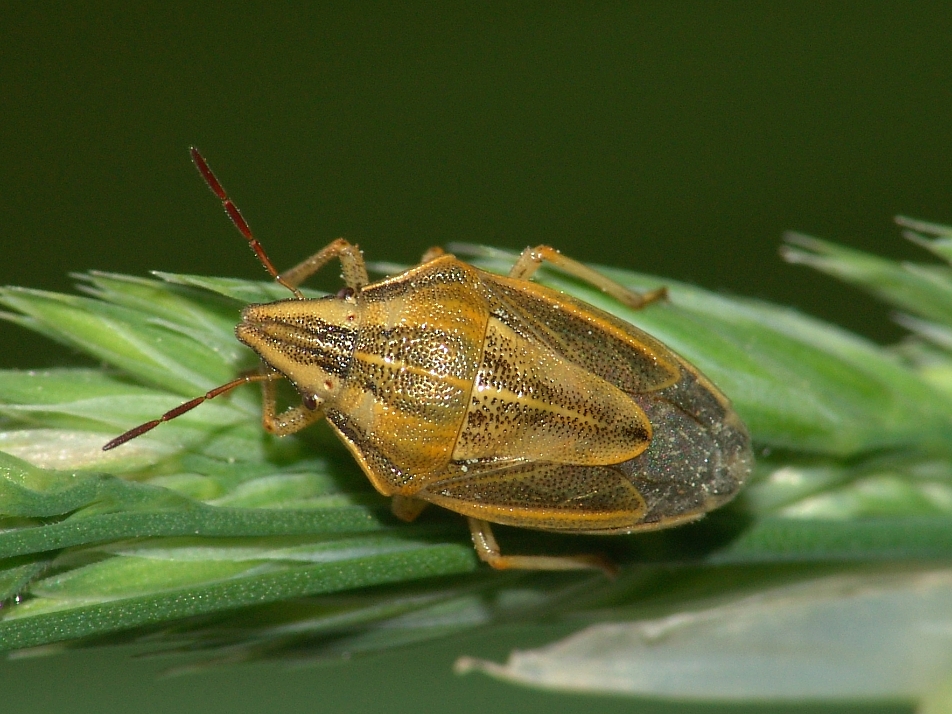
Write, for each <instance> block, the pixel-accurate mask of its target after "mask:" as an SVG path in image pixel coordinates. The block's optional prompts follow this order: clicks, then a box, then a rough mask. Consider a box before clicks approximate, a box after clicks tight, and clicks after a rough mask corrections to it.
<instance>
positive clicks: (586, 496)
mask: <svg viewBox="0 0 952 714" xmlns="http://www.w3.org/2000/svg"><path fill="white" fill-rule="evenodd" d="M455 474H456V475H455V476H453V477H451V478H447V479H446V480H443V481H440V482H438V483H431V484H428V485H427V487H426V488H425V489H424V490H423V491H421V492H420V493H417V494H416V497H417V498H421V499H424V500H426V501H429V502H430V503H435V504H436V505H438V506H442V507H443V508H448V509H450V510H452V511H456V512H457V513H462V514H463V515H466V516H472V517H474V518H480V519H482V520H486V521H491V522H492V523H502V524H509V525H515V526H522V527H526V526H530V527H532V528H539V529H541V530H556V531H570V532H590V531H596V532H597V531H618V530H622V531H624V530H627V529H630V528H631V526H632V525H633V524H635V523H638V522H639V521H640V520H641V519H642V517H643V515H644V513H645V502H644V499H643V498H642V497H641V494H640V493H639V492H638V489H637V488H635V487H634V486H633V485H632V484H631V482H630V481H629V480H628V478H627V477H626V476H625V475H624V474H623V473H622V472H621V471H619V470H618V469H615V468H613V467H607V466H578V465H574V464H554V463H548V462H542V463H539V462H522V463H509V464H500V463H479V464H472V465H468V466H464V467H462V468H459V469H457V470H455Z"/></svg>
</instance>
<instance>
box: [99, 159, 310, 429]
mask: <svg viewBox="0 0 952 714" xmlns="http://www.w3.org/2000/svg"><path fill="white" fill-rule="evenodd" d="M189 153H190V154H191V155H192V161H193V162H195V168H197V169H198V173H200V174H201V175H202V178H203V179H205V183H207V184H208V187H209V188H210V189H211V190H212V193H214V194H215V195H216V196H218V199H219V200H220V201H221V205H222V207H223V208H224V209H225V214H226V215H227V216H228V217H229V218H230V219H231V222H232V223H234V224H235V228H237V229H238V230H239V231H241V235H243V236H244V237H245V240H247V241H248V245H250V246H251V249H252V250H253V251H254V252H255V255H257V256H258V260H260V261H261V264H262V265H263V266H264V269H265V270H267V271H268V272H269V273H271V277H273V278H274V279H275V280H277V281H278V282H279V283H281V285H283V286H284V287H286V288H287V289H288V290H290V291H291V292H292V293H294V297H296V298H298V299H299V300H303V299H304V295H303V294H302V293H301V291H300V290H298V289H297V288H296V287H294V286H293V285H291V284H290V283H288V282H287V281H286V280H284V278H282V277H281V275H280V274H279V273H278V271H277V270H275V268H274V264H273V263H272V262H271V259H270V258H268V254H267V253H265V252H264V248H262V247H261V243H259V242H258V239H257V238H255V236H254V233H252V232H251V226H249V225H248V221H246V220H245V218H244V216H242V215H241V211H239V210H238V206H236V205H235V202H234V201H232V200H231V198H229V196H228V194H227V193H226V192H225V188H224V187H223V186H222V185H221V182H220V181H219V180H218V179H217V178H216V176H215V174H214V173H212V170H211V168H210V167H209V165H208V162H207V161H205V157H204V156H202V154H201V152H200V151H199V150H198V149H196V148H195V147H194V146H192V147H189ZM130 438H131V437H130ZM117 446H118V444H117Z"/></svg>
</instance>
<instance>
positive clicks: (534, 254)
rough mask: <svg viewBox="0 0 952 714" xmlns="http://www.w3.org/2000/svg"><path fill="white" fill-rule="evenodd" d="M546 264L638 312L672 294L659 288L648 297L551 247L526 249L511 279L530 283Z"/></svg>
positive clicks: (648, 293)
mask: <svg viewBox="0 0 952 714" xmlns="http://www.w3.org/2000/svg"><path fill="white" fill-rule="evenodd" d="M543 261H545V262H548V263H551V264H552V265H554V266H555V267H557V268H558V269H559V270H561V271H563V272H565V273H568V274H569V275H572V276H574V277H576V278H578V279H579V280H584V281H585V282H586V283H588V284H590V285H593V286H595V287H596V288H598V289H599V290H601V291H602V292H604V293H607V294H609V295H611V296H612V297H613V298H615V299H616V300H618V301H619V302H621V303H624V304H625V305H628V306H629V307H633V308H635V309H640V308H643V307H644V306H645V305H649V304H651V303H653V302H655V301H657V300H662V299H664V298H665V297H666V296H667V294H668V289H667V288H658V289H656V290H652V291H650V292H647V293H644V294H642V293H637V292H635V291H634V290H629V289H628V288H626V287H625V286H624V285H621V284H619V283H616V282H615V281H614V280H612V279H611V278H607V277H605V276H604V275H602V274H601V273H599V272H597V271H595V270H592V269H591V268H589V267H588V266H585V265H582V264H581V263H579V262H578V261H577V260H572V259H571V258H567V257H566V256H564V255H562V254H561V253H560V252H559V251H557V250H556V249H555V248H551V247H549V246H547V245H537V246H536V247H535V248H526V249H525V250H524V251H522V255H520V256H519V259H518V260H517V261H516V263H515V265H513V266H512V270H510V271H509V277H510V278H517V279H519V280H528V279H529V278H531V277H532V275H533V274H534V273H535V272H536V271H537V270H538V269H539V266H540V265H542V263H543Z"/></svg>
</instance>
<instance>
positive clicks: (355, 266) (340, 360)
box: [104, 148, 752, 572]
mask: <svg viewBox="0 0 952 714" xmlns="http://www.w3.org/2000/svg"><path fill="white" fill-rule="evenodd" d="M192 159H193V160H194V162H195V165H196V166H197V168H198V170H199V172H200V173H201V174H202V176H203V178H204V179H205V181H206V183H208V185H209V186H210V187H211V189H212V191H213V192H214V193H215V194H216V195H217V196H218V198H219V199H220V200H221V202H222V204H223V206H224V208H225V211H226V213H227V214H228V216H229V217H230V218H231V220H232V221H233V222H234V224H235V225H236V226H237V227H238V229H239V230H240V231H241V233H242V234H243V235H244V236H245V238H246V239H247V240H248V242H249V244H250V245H251V247H252V249H253V250H254V251H255V253H256V254H257V256H258V258H259V259H260V261H261V262H262V264H263V265H264V267H265V268H266V269H267V270H268V272H269V273H270V274H271V275H272V276H273V277H274V278H275V279H276V280H277V281H278V282H279V283H281V284H282V285H284V286H285V287H287V288H288V290H289V291H290V292H291V293H292V297H290V298H289V299H286V300H279V301H277V302H273V303H267V304H256V305H248V306H247V307H245V308H244V310H242V313H241V322H240V323H239V324H238V326H237V328H236V330H235V333H236V335H237V337H238V339H239V340H241V341H242V342H244V343H245V344H246V345H248V346H249V347H250V348H251V349H253V350H254V351H255V352H256V353H257V354H258V355H259V356H260V358H261V369H260V371H259V372H258V373H257V374H250V375H245V376H243V377H239V378H237V379H235V380H234V381H232V382H229V383H228V384H225V385H222V386H221V387H218V388H216V389H213V390H211V391H210V392H208V393H207V394H205V395H203V396H201V397H198V398H196V399H193V400H191V401H189V402H186V403H185V404H182V405H181V406H179V407H177V408H175V409H172V410H171V411H169V412H167V413H166V414H164V415H162V416H161V417H160V418H158V419H155V420H153V421H151V422H148V423H146V424H142V425H141V426H138V427H136V428H134V429H131V430H130V431H128V432H126V433H125V434H123V435H121V436H119V437H117V438H116V439H113V440H112V441H110V442H109V443H108V444H106V446H105V447H104V448H105V449H111V448H114V447H116V446H119V445H120V444H122V443H124V442H126V441H128V440H129V439H132V438H134V437H136V436H138V435H140V434H143V433H145V432H147V431H149V430H150V429H152V428H154V427H156V426H157V425H158V424H160V423H162V422H164V421H168V420H169V419H172V418H174V417H176V416H178V415H180V414H183V413H184V412H186V411H189V410H190V409H193V408H194V407H196V406H198V405H199V404H201V403H202V402H204V401H205V400H207V399H211V398H213V397H216V396H218V395H220V394H223V393H225V392H227V391H229V390H231V389H233V388H234V387H237V386H239V385H241V384H245V383H248V382H260V383H261V385H262V391H263V410H262V411H263V415H262V422H263V426H264V428H265V429H266V430H267V431H269V432H271V433H273V434H277V435H287V434H293V433H294V432H296V431H299V430H300V429H303V428H304V427H306V426H308V425H309V424H312V423H314V422H316V421H318V420H320V419H327V421H328V422H330V425H331V427H332V428H333V429H334V431H336V433H337V435H338V436H339V437H340V439H341V440H342V441H343V442H344V444H345V445H346V446H347V448H348V449H349V450H350V452H351V453H352V454H353V456H354V458H355V459H356V460H357V463H358V464H360V467H361V468H362V469H363V471H364V473H365V474H366V475H367V477H368V478H369V479H370V481H371V483H372V484H373V485H374V487H375V488H376V489H377V490H378V491H379V492H380V493H382V494H384V495H385V496H391V497H392V499H393V500H392V507H393V511H394V513H395V514H396V515H397V516H399V517H400V518H402V519H404V520H408V521H409V520H412V519H414V518H415V517H416V516H417V515H418V514H419V513H420V511H421V510H422V509H423V508H424V506H425V505H426V504H429V503H433V504H436V505H438V506H442V507H444V508H447V509H449V510H451V511H455V512H457V513H460V514H462V515H464V516H466V517H467V518H468V520H469V526H470V531H471V533H472V537H473V543H474V545H475V547H476V551H477V553H478V554H479V557H480V558H481V559H482V560H484V561H486V562H487V563H489V564H490V565H491V566H493V567H495V568H529V569H545V570H549V569H552V570H561V569H575V568H592V567H594V568H602V569H603V570H606V571H608V572H611V571H612V567H613V566H612V565H611V564H610V563H608V562H607V561H606V560H605V559H603V558H601V557H599V556H594V555H576V556H548V555H502V554H501V553H500V549H499V546H498V544H497V543H496V540H495V538H494V537H493V533H492V530H491V527H490V523H500V524H505V525H510V526H520V527H525V528H534V529H540V530H548V531H561V532H568V533H591V534H621V533H635V532H639V531H647V530H654V529H658V528H665V527H668V526H674V525H678V524H681V523H686V522H688V521H693V520H695V519H697V518H699V517H701V516H702V515H703V514H705V513H706V512H708V511H710V510H711V509H713V508H716V507H717V506H720V505H721V504H723V503H725V502H726V501H728V500H729V499H730V498H732V497H733V496H734V495H735V494H736V493H737V491H738V490H739V489H740V487H741V485H742V484H743V482H744V479H745V478H746V476H747V474H748V472H749V471H750V467H751V463H752V456H751V451H750V440H749V437H748V435H747V431H746V429H745V427H744V425H743V424H742V423H741V421H740V419H739V418H738V416H737V414H736V413H735V412H734V411H733V410H732V409H731V406H730V403H729V402H728V400H727V398H726V397H725V396H724V395H723V394H721V392H720V391H718V389H717V388H716V387H715V386H714V385H713V384H712V383H711V382H710V381H709V380H708V379H707V378H705V377H704V376H703V375H702V374H700V373H699V372H698V371H697V370H696V369H695V368H694V367H692V366H691V365H690V364H688V363H687V362H686V361H685V360H683V359H681V358H680V357H679V356H678V355H676V354H675V353H674V352H672V351H671V350H670V349H668V348H667V347H665V346H664V345H663V344H662V343H661V342H659V341H658V340H656V339H654V338H653V337H651V336H650V335H648V334H646V333H645V332H643V331H641V330H639V329H637V328H636V327H634V326H632V325H631V324H629V323H627V322H625V321H623V320H621V319H619V318H617V317H614V316H612V315H610V314H608V313H606V312H603V311H602V310H599V309H597V308H595V307H593V306H591V305H589V304H587V303H585V302H582V301H581V300H578V299H577V298H574V297H571V296H569V295H565V294H562V293H559V292H557V291H555V290H552V289H550V288H547V287H544V286H542V285H539V284H538V283H535V282H532V281H531V280H530V278H531V277H532V275H533V273H535V271H536V270H537V269H538V267H539V266H540V265H541V264H542V263H543V262H548V263H550V264H551V265H552V266H554V267H555V268H557V269H560V270H562V271H564V272H566V273H568V274H570V275H572V276H575V277H576V278H578V279H580V280H583V281H585V282H587V283H590V284H591V285H593V286H595V287H597V288H599V289H601V290H603V291H604V292H606V293H608V294H609V295H611V296H612V297H614V298H616V299H617V300H619V301H620V302H622V303H624V304H626V305H628V306H630V307H633V308H641V307H644V306H645V305H648V304H649V303H651V302H653V301H655V300H658V299H659V298H662V297H663V296H664V294H665V292H664V289H660V290H656V291H654V292H651V293H647V294H644V295H640V294H638V293H635V292H632V291H631V290H628V289H627V288H625V287H623V286H622V285H620V284H618V283H615V282H614V281H612V280H610V279H608V278H607V277H605V276H603V275H601V274H600V273H597V272H596V271H594V270H592V269H590V268H588V267H586V266H584V265H582V264H580V263H578V262H576V261H574V260H571V259H570V258H567V257H565V256H563V255H561V254H560V253H559V252H557V251H555V250H553V249H552V248H549V247H547V246H538V247H536V248H532V249H527V250H525V251H524V252H523V253H522V255H521V256H520V257H519V259H518V260H517V261H516V263H515V264H514V265H513V267H512V270H511V271H510V272H509V275H508V276H500V275H495V274H492V273H488V272H485V271H483V270H480V269H478V268H475V267H474V266H472V265H469V264H467V263H465V262H462V261H460V260H458V259H457V258H456V257H454V256H453V255H450V254H447V253H444V252H443V251H442V250H440V249H431V250H430V251H428V252H427V253H426V254H425V255H424V257H423V260H422V262H421V263H420V264H419V265H418V266H416V267H414V268H411V269H410V270H407V271H406V272H404V273H401V274H400V275H396V276H393V277H390V278H387V279H385V280H382V281H380V282H376V283H370V281H369V280H368V277H367V269H366V266H365V264H364V260H363V256H362V254H361V253H360V251H359V250H358V248H357V246H355V245H352V244H350V243H348V242H347V241H345V240H343V239H338V240H336V241H334V242H332V243H330V244H329V245H327V246H326V247H324V248H323V249H321V250H320V251H318V252H317V253H315V254H314V255H312V256H311V257H310V258H308V259H307V260H305V261H303V262H302V263H300V264H299V265H297V266H295V267H293V268H291V269H290V270H287V271H285V272H283V273H280V274H279V273H278V272H277V271H276V270H275V269H274V266H273V265H272V264H271V261H270V260H269V259H268V257H267V255H266V254H265V252H264V250H263V249H262V247H261V245H260V244H259V243H258V241H257V240H256V239H255V237H254V235H253V234H252V232H251V229H250V227H249V226H248V224H247V222H246V221H245V220H244V218H243V217H242V216H241V213H240V212H239V211H238V209H237V207H236V206H235V204H234V203H233V202H232V201H231V199H230V198H229V197H228V195H227V194H226V192H225V190H224V189H223V188H222V185H221V184H220V183H219V181H218V180H217V179H216V178H215V175H214V174H213V173H212V171H211V169H210V168H209V167H208V164H207V163H206V162H205V160H204V158H202V156H201V154H200V153H199V152H198V151H197V150H196V149H194V148H193V149H192ZM335 259H336V260H339V261H340V264H341V266H342V268H343V278H344V283H345V287H344V288H343V289H341V291H340V292H338V293H337V294H336V295H331V296H327V297H323V298H319V299H307V298H305V297H304V296H303V295H302V294H301V292H300V291H299V290H298V286H299V285H300V284H301V283H302V282H303V281H304V280H305V279H307V278H308V277H309V276H310V275H312V274H314V273H315V272H316V271H318V270H319V269H320V268H321V267H322V266H324V265H325V264H326V263H328V262H329V261H331V260H335ZM282 378H283V379H287V380H289V381H290V382H291V384H292V385H293V386H294V388H295V389H296V390H297V391H298V392H299V393H300V396H301V404H299V405H297V406H292V407H291V408H289V409H287V410H286V411H284V412H282V413H277V406H276V398H275V382H276V381H277V380H279V379H282Z"/></svg>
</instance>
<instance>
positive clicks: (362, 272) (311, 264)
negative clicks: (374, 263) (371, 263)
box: [278, 238, 370, 290]
mask: <svg viewBox="0 0 952 714" xmlns="http://www.w3.org/2000/svg"><path fill="white" fill-rule="evenodd" d="M334 258H337V259H339V260H340V265H341V269H342V272H343V277H344V283H345V284H346V285H347V286H348V287H350V288H353V289H354V290H359V289H360V288H362V287H364V285H366V284H367V283H368V282H370V279H369V278H368V277H367V266H366V265H365V264H364V256H363V255H362V254H361V252H360V249H359V248H358V247H357V246H356V245H351V244H350V243H348V242H347V241H346V240H344V239H343V238H338V239H337V240H335V241H333V242H331V243H328V244H327V245H326V246H324V247H323V248H321V249H320V250H319V251H317V252H316V253H315V254H314V255H312V256H311V257H310V258H307V259H305V260H302V261H301V262H300V263H298V264H297V265H295V266H294V267H293V268H291V269H289V270H285V271H284V272H283V273H281V275H279V276H278V282H280V283H282V284H285V285H289V286H291V287H294V288H296V287H297V286H298V285H300V284H301V283H303V282H304V281H305V280H307V279H308V278H309V277H311V276H312V275H314V273H316V272H317V271H318V270H320V269H321V268H322V267H324V265H326V264H327V263H328V262H330V261H331V260H334Z"/></svg>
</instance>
